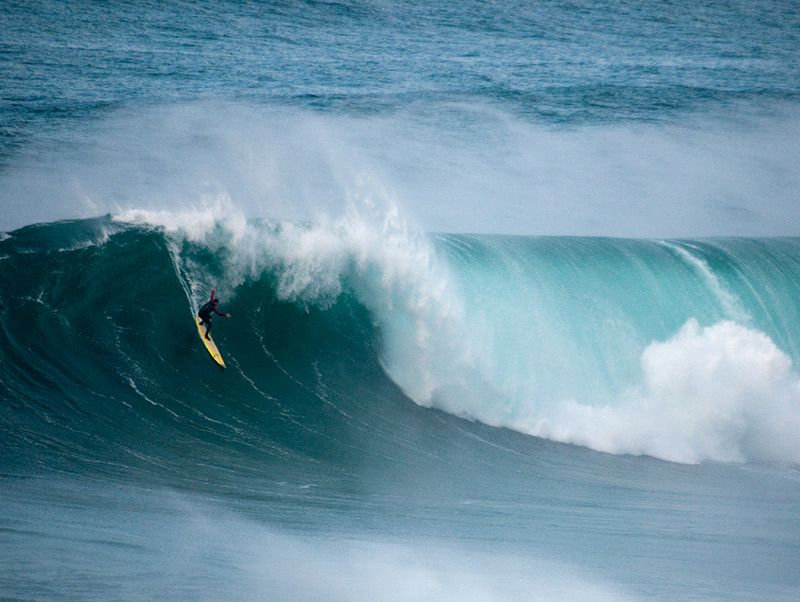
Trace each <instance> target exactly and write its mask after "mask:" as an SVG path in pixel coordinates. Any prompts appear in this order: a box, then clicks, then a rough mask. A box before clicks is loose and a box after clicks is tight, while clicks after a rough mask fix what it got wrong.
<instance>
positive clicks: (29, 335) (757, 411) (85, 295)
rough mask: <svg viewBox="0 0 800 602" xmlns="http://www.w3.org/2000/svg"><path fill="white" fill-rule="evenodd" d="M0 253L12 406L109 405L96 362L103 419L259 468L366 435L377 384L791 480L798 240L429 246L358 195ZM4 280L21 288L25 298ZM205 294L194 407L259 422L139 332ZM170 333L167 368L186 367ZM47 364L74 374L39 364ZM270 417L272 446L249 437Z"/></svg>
mask: <svg viewBox="0 0 800 602" xmlns="http://www.w3.org/2000/svg"><path fill="white" fill-rule="evenodd" d="M123 241H125V242H124V243H123ZM0 244H2V245H3V250H2V255H3V260H2V263H0V269H2V271H3V281H4V289H3V295H4V300H3V306H4V307H5V308H6V309H5V312H4V317H3V329H4V333H5V335H4V336H5V338H4V347H5V348H6V351H5V352H4V355H6V357H7V358H8V359H6V360H5V361H4V362H3V365H4V370H5V372H4V379H3V380H4V387H5V388H6V390H7V392H6V394H7V395H8V396H9V397H17V398H20V396H32V395H33V396H37V395H39V394H41V395H44V396H45V397H47V395H45V394H44V393H43V392H41V391H39V392H38V393H34V392H35V391H38V389H37V388H36V387H31V386H30V385H29V384H26V383H28V381H30V380H31V379H32V378H33V377H32V376H31V375H32V374H42V375H44V376H43V378H44V379H45V380H46V381H47V382H50V383H51V384H50V385H49V387H50V388H51V389H53V390H62V391H64V392H66V397H67V398H69V399H74V402H73V403H74V404H75V405H77V406H78V407H81V406H83V405H84V404H86V403H87V401H86V394H85V393H86V392H87V391H91V392H92V393H91V395H94V396H95V397H97V398H103V397H108V396H113V395H116V394H111V393H104V392H103V387H102V386H101V385H102V382H104V379H106V380H107V379H108V378H110V377H109V376H108V375H107V374H105V373H104V372H103V370H101V369H98V368H97V367H96V366H95V365H94V364H98V363H99V364H101V365H102V364H110V363H112V360H110V359H109V357H108V354H109V353H111V354H112V355H113V356H114V357H115V358H116V359H115V360H113V370H116V371H117V372H118V379H119V381H120V383H121V386H122V388H124V389H126V390H127V393H126V395H125V396H124V399H123V403H124V404H126V405H128V406H132V405H133V402H132V401H131V399H136V400H138V402H141V403H142V408H144V409H145V410H146V412H145V416H148V418H146V420H155V418H153V417H152V416H154V415H158V416H160V418H159V419H160V420H161V419H163V420H173V421H178V422H182V421H186V422H188V423H189V424H192V425H194V426H193V429H195V430H196V432H197V433H203V432H207V433H214V434H215V435H214V436H215V437H218V438H219V441H216V443H214V445H217V444H219V445H223V444H222V443H220V441H223V440H224V441H227V440H228V439H229V438H230V439H231V440H233V441H235V442H237V445H241V446H243V448H248V449H249V448H252V447H257V448H260V449H262V450H264V449H267V450H269V451H268V452H267V453H268V455H272V456H276V457H277V456H280V455H281V454H285V453H296V452H298V451H299V453H301V454H306V455H310V456H313V457H316V458H319V457H320V456H324V455H326V454H332V456H337V455H338V456H341V454H342V450H341V449H339V450H338V451H334V450H333V448H332V447H331V448H326V449H327V451H325V452H323V451H321V450H322V449H323V448H325V445H322V446H320V441H328V443H327V444H326V445H329V446H334V444H333V443H332V442H331V441H330V436H331V435H330V431H329V430H328V429H331V428H333V429H335V428H336V427H335V425H334V426H332V425H331V424H326V425H325V426H324V427H323V426H320V424H322V422H320V421H321V420H322V418H321V417H320V416H322V414H320V412H322V410H320V409H319V408H320V407H329V408H331V411H332V412H333V414H334V415H337V416H339V420H341V421H342V422H343V423H344V422H347V421H352V420H353V416H352V414H353V411H352V409H353V407H355V406H358V405H361V404H363V403H369V404H372V407H371V409H370V413H369V415H370V416H371V418H370V417H366V418H363V417H362V419H363V420H365V421H366V422H367V430H369V428H370V427H369V424H368V423H369V422H370V421H373V420H375V417H376V416H378V415H379V414H380V412H381V411H383V410H382V409H381V405H380V403H379V402H378V401H376V400H378V399H379V398H380V397H381V395H385V394H386V391H387V386H388V383H389V382H390V381H391V382H393V383H394V385H396V386H397V387H399V388H400V389H401V390H402V391H403V392H404V394H405V395H406V396H407V397H408V398H410V399H411V400H413V401H414V402H415V403H416V404H418V405H420V406H424V407H430V408H437V409H439V410H444V411H446V412H448V413H451V414H454V415H457V416H461V417H465V418H468V419H471V420H476V421H480V422H483V423H485V424H488V425H491V426H497V427H507V428H510V429H514V430H517V431H520V432H523V433H527V434H531V435H535V436H539V437H545V438H550V439H554V440H557V441H563V442H569V443H576V444H580V445H584V446H588V447H591V448H593V449H597V450H601V451H605V452H611V453H616V454H622V453H628V454H647V455H652V456H656V457H659V458H663V459H668V460H673V461H678V462H702V461H708V460H715V461H735V462H738V461H748V460H765V461H778V462H790V463H798V462H800V444H798V442H797V440H796V438H795V437H794V436H793V433H796V432H797V429H798V427H800V377H799V376H798V374H797V371H796V369H795V368H794V367H793V361H796V359H797V357H798V352H799V351H800V341H798V339H797V336H796V334H795V333H796V332H797V331H798V330H797V325H798V323H799V322H800V307H798V304H797V301H796V299H797V298H798V297H797V287H796V285H795V282H796V281H797V276H798V275H799V274H800V242H798V241H797V240H795V239H792V240H789V239H766V240H752V239H751V240H747V239H720V240H715V241H704V242H701V241H656V240H624V239H592V238H546V237H544V238H542V237H539V238H535V237H533V238H532V237H502V236H467V235H442V236H430V235H427V234H425V233H424V232H423V231H422V230H421V229H419V228H417V227H416V226H415V225H414V224H413V223H411V222H409V221H408V220H407V219H405V217H404V216H403V214H402V212H401V211H400V210H398V208H397V206H396V205H395V204H394V203H393V201H392V199H391V198H389V197H388V196H387V195H385V194H384V193H382V192H381V191H379V190H377V191H376V190H375V189H370V188H369V187H365V188H363V189H362V190H361V191H360V192H358V193H356V194H354V195H353V197H352V198H351V199H350V201H349V203H348V210H347V211H346V212H345V213H344V214H343V215H342V216H341V217H339V218H336V219H327V220H320V221H317V222H313V223H312V222H304V223H300V222H287V221H282V222H264V221H258V222H254V221H248V220H246V219H244V218H243V217H242V216H240V215H239V214H238V213H237V212H236V211H235V209H234V208H233V207H232V206H231V204H230V203H229V202H228V201H227V200H225V199H224V198H222V199H217V200H215V201H213V202H210V203H208V204H207V205H206V206H205V207H203V208H200V209H195V210H191V211H186V212H184V213H176V212H153V211H150V212H148V211H131V212H125V213H120V214H118V215H116V216H115V217H114V218H113V219H101V220H90V221H86V222H70V223H61V224H53V225H45V226H37V227H32V228H26V229H23V230H20V231H17V232H14V233H11V234H10V235H9V237H8V238H7V239H6V240H4V241H1V242H0ZM123 249H124V250H123ZM156 250H157V256H153V255H152V253H153V252H155V251H156ZM76 253H78V255H76ZM36 257H38V258H39V259H33V258H36ZM100 258H102V262H103V267H102V269H101V268H99V267H98V266H99V263H98V262H99V261H100ZM23 265H25V266H28V267H27V268H23V267H21V266H23ZM22 269H30V270H32V269H35V270H38V271H35V272H34V273H33V277H29V278H27V279H25V280H24V281H23V280H21V279H20V273H21V272H20V271H19V270H22ZM93 270H94V272H93ZM212 286H216V288H217V291H218V295H219V296H220V297H222V298H223V303H226V302H227V303H228V304H229V310H230V311H232V312H234V313H236V312H237V311H238V313H239V315H238V316H235V317H236V319H235V320H232V321H231V322H225V323H224V326H217V331H216V332H217V333H218V337H220V338H221V341H220V343H221V346H222V348H223V353H224V354H225V355H226V357H228V358H230V364H231V366H232V371H233V372H234V373H236V374H237V384H236V385H235V386H231V382H230V380H229V381H228V383H227V385H226V387H225V389H224V393H222V389H219V390H217V392H216V393H215V395H222V396H223V398H224V397H234V398H235V397H237V396H238V397H241V398H244V399H249V400H251V401H248V402H247V403H246V404H245V405H252V404H255V406H258V408H259V409H258V410H257V411H255V412H254V414H253V415H252V416H250V418H253V419H254V420H255V422H256V424H249V423H248V420H247V419H246V418H245V417H243V416H242V415H240V414H241V406H240V405H237V406H235V407H236V409H235V410H234V409H233V408H234V406H228V405H226V403H225V402H223V403H222V406H220V402H219V401H218V400H217V399H218V398H217V397H215V396H206V400H205V401H204V402H203V403H202V404H198V403H197V399H196V398H195V397H194V395H193V396H192V399H191V400H189V399H187V398H186V397H185V395H186V394H187V390H188V389H189V386H188V384H187V381H190V380H191V379H193V378H197V377H198V374H199V373H198V371H197V370H198V369H199V368H198V362H200V361H204V360H205V359H207V358H202V360H201V359H199V357H198V356H197V355H195V356H193V357H192V358H191V366H189V367H187V365H186V363H185V362H186V358H181V361H179V366H180V371H184V372H183V373H182V374H180V371H179V374H175V373H174V370H175V367H174V366H171V365H170V363H171V362H172V361H175V359H176V357H177V356H178V355H180V353H181V352H180V351H179V350H178V349H177V347H176V344H175V343H176V342H175V341H174V340H173V341H169V340H168V339H166V338H164V337H162V336H161V334H160V333H161V331H165V332H166V331H168V332H170V333H175V332H183V330H181V329H180V328H178V325H179V324H180V325H182V320H181V317H182V316H184V315H188V314H189V311H190V310H192V309H196V308H197V307H198V305H199V304H201V303H202V302H203V301H204V300H205V296H206V295H207V293H208V291H209V290H210V288H211V287H212ZM162 303H163V304H165V305H166V308H167V310H168V311H167V313H166V314H164V312H163V311H160V310H158V309H156V308H155V307H153V306H154V304H155V305H158V304H162ZM231 306H232V308H233V309H232V310H231V309H230V307H231ZM87 313H91V314H93V315H94V318H93V319H92V322H89V318H88V316H87V315H86V314H87ZM98 314H99V315H98ZM98 318H99V324H98V323H97V322H96V320H98ZM20 322H23V323H24V324H25V326H24V330H20V327H19V323H20ZM59 324H60V325H61V326H62V327H63V328H60V327H58V325H59ZM190 326H191V323H190V322H188V325H187V328H186V329H185V330H186V332H187V333H188V334H186V337H185V338H181V339H180V345H178V347H184V348H192V349H195V348H198V349H195V352H198V353H199V345H193V339H192V338H191V337H192V336H193V335H192V334H191V332H192V330H191V328H189V327H190ZM142 329H143V333H142V334H143V335H144V336H143V337H137V336H136V334H137V331H142ZM75 337H78V338H80V339H81V340H82V341H83V343H84V347H81V345H78V344H76V341H75ZM31 341H37V342H36V343H31ZM87 341H88V345H86V343H87ZM66 348H69V349H72V350H76V349H84V351H82V353H84V355H82V356H81V357H78V358H71V359H64V358H63V357H61V356H54V355H53V350H54V349H66ZM32 349H35V351H31V350H32ZM86 349H88V351H86ZM30 353H33V356H31V355H30ZM104 354H105V356H104ZM200 357H202V356H200ZM9 359H10V360H11V361H9ZM206 371H207V367H206V368H203V369H202V371H201V373H205V372H206ZM229 371H231V370H229ZM380 372H382V373H383V375H385V376H382V375H380V374H379V373H380ZM98 374H102V375H103V376H102V378H99V377H98ZM386 376H388V379H390V380H385V377H386ZM98 379H99V381H100V383H101V384H98V383H97V382H94V381H96V380H98ZM277 382H280V383H283V384H276V383H277ZM287 383H289V384H287ZM208 386H210V387H213V386H214V385H213V384H211V385H208ZM15 387H16V388H17V390H16V391H10V389H11V388H15ZM80 387H83V389H84V393H83V394H79V393H77V392H76V393H75V394H74V396H71V395H70V394H69V393H68V392H69V390H70V389H71V388H80ZM286 387H294V392H292V393H287V389H286ZM45 389H47V387H45ZM20 391H24V393H20ZM91 395H90V396H91ZM131 396H132V397H131ZM304 396H305V398H307V399H308V400H310V401H306V402H302V401H301V400H302V399H303V398H304ZM201 397H203V396H201ZM334 397H335V398H336V399H338V401H335V400H332V399H333V398H334ZM348 397H350V399H349V400H348ZM355 398H358V401H354V399H355ZM365 400H369V401H365ZM37 403H41V402H37ZM237 403H241V399H240V400H239V401H238V402H237ZM309 404H310V405H309ZM314 404H318V405H319V407H317V406H316V405H314ZM265 408H272V409H265ZM84 409H85V410H86V412H87V413H89V410H88V409H86V408H84ZM91 413H93V414H94V410H91ZM154 413H155V414H154ZM132 414H136V412H132ZM323 414H324V412H323ZM276 416H280V420H281V421H282V422H281V424H282V425H283V426H286V425H287V424H288V425H293V426H291V427H290V428H289V429H288V430H281V429H280V428H279V427H278V426H274V424H275V423H273V426H272V427H269V428H268V427H265V426H264V425H263V424H261V425H259V424H257V423H258V422H259V421H261V420H263V419H265V418H266V417H269V418H270V419H271V420H273V419H274V418H275V417H276ZM290 416H291V418H289V417H290ZM29 418H30V417H29ZM127 418H128V419H131V420H133V416H127ZM116 419H117V418H115V420H116ZM143 419H144V418H143V416H142V415H138V417H137V418H136V420H143ZM13 420H16V421H17V423H19V417H17V418H14V419H13ZM47 420H50V421H52V420H53V418H52V417H51V418H50V419H45V421H47ZM334 422H335V421H334ZM311 423H313V425H311V426H309V425H310V424H311ZM7 426H8V425H7ZM9 428H10V427H9ZM131 428H132V429H133V428H134V427H133V426H131ZM87 429H88V427H87ZM302 432H305V433H306V434H305V435H302V434H301V433H302ZM320 433H327V434H322V435H321V434H320ZM18 435H19V433H18ZM94 436H97V435H96V433H95V435H94ZM19 437H20V439H25V436H23V435H19ZM109 439H111V436H110V435H109ZM212 439H214V437H212ZM312 439H313V440H314V442H313V443H309V441H311V440H312ZM303 441H305V443H303ZM225 445H227V444H225ZM20 446H21V447H24V443H22V442H20ZM334 447H335V446H334ZM136 453H139V452H136ZM129 460H130V458H129Z"/></svg>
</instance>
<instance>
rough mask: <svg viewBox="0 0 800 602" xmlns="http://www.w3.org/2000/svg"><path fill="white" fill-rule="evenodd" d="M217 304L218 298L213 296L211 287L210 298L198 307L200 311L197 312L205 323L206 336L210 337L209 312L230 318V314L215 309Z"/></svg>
mask: <svg viewBox="0 0 800 602" xmlns="http://www.w3.org/2000/svg"><path fill="white" fill-rule="evenodd" d="M217 305H219V299H215V298H214V289H213V288H212V289H211V300H210V301H209V302H208V303H206V304H205V305H204V306H203V307H201V308H200V311H199V312H197V315H198V316H199V317H200V321H201V322H202V323H203V324H205V326H206V338H207V339H210V338H211V337H210V336H209V334H208V333H209V332H210V331H211V312H212V311H213V312H214V313H215V314H217V315H219V316H222V317H223V318H230V317H231V315H230V314H224V313H222V312H221V311H219V310H218V309H217Z"/></svg>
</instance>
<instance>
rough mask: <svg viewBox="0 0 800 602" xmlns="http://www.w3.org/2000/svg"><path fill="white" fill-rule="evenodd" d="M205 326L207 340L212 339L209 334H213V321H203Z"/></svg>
mask: <svg viewBox="0 0 800 602" xmlns="http://www.w3.org/2000/svg"><path fill="white" fill-rule="evenodd" d="M203 324H205V326H206V338H207V339H210V338H211V337H210V336H209V334H208V333H209V332H211V320H203Z"/></svg>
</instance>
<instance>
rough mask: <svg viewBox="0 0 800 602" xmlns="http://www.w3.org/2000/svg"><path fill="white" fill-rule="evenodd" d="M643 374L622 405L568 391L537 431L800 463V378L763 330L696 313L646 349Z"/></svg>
mask: <svg viewBox="0 0 800 602" xmlns="http://www.w3.org/2000/svg"><path fill="white" fill-rule="evenodd" d="M641 364H642V374H643V377H642V378H643V381H642V384H641V385H640V386H638V387H636V388H635V389H634V390H632V391H631V392H630V393H629V395H628V396H627V397H626V399H624V400H622V401H621V402H620V404H619V405H617V406H613V407H612V406H605V407H601V408H593V407H591V406H590V405H588V404H581V403H580V402H578V401H575V400H570V401H565V402H563V403H562V404H560V405H559V406H558V408H557V410H556V411H555V412H554V413H553V414H552V415H551V416H549V417H548V418H547V419H545V420H543V421H541V422H540V423H539V424H538V425H537V426H536V428H535V429H534V431H535V432H536V434H538V435H541V436H545V437H550V438H553V439H556V440H559V441H565V442H571V443H577V444H580V445H586V446H588V447H591V448H594V449H597V450H601V451H607V452H611V453H617V454H620V453H630V454H647V455H652V456H655V457H658V458H663V459H667V460H673V461H677V462H686V463H695V462H702V461H707V460H713V461H726V462H740V461H746V460H759V461H764V460H766V461H778V462H788V463H795V464H797V463H800V438H798V437H797V433H798V432H800V377H798V374H797V373H796V372H795V371H794V370H793V369H792V365H791V360H790V358H789V357H788V356H787V355H786V354H785V353H783V352H782V351H781V350H780V349H778V348H777V346H776V345H775V344H774V343H773V341H772V340H771V339H770V338H769V337H768V336H767V335H765V334H764V333H762V332H759V331H757V330H754V329H751V328H746V327H744V326H741V325H739V324H736V323H735V322H731V321H722V322H719V323H717V324H714V325H712V326H708V327H705V328H701V327H700V325H699V324H698V323H697V321H695V320H690V321H689V322H687V323H686V324H685V325H684V327H683V328H682V329H681V330H680V332H678V333H677V334H676V335H675V336H674V337H673V338H671V339H670V340H668V341H665V342H657V343H653V344H651V345H650V346H649V347H648V348H647V349H646V350H645V352H644V353H643V354H642V358H641Z"/></svg>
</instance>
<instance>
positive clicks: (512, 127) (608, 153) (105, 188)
mask: <svg viewBox="0 0 800 602" xmlns="http://www.w3.org/2000/svg"><path fill="white" fill-rule="evenodd" d="M71 127H74V128H77V129H76V130H73V132H72V133H71V134H70V136H73V137H74V138H73V140H72V141H71V142H70V143H69V144H68V145H62V144H59V145H56V147H55V148H53V145H52V144H51V143H50V141H48V140H43V141H42V142H40V143H39V144H37V143H35V142H34V144H33V145H32V148H30V149H28V151H26V152H25V153H21V154H20V155H18V156H16V157H13V158H12V159H11V162H10V165H9V166H8V167H7V168H6V169H4V170H3V171H2V173H0V189H1V190H2V195H3V198H4V205H6V206H8V207H9V209H10V210H9V211H6V212H4V215H3V220H4V221H3V223H2V224H0V227H2V228H3V229H5V230H12V229H14V228H16V227H20V226H23V225H26V224H28V223H35V222H42V221H52V220H54V219H63V218H70V217H92V216H95V215H100V214H104V213H109V212H116V211H119V210H127V209H132V208H139V209H149V210H155V209H162V210H164V209H165V210H173V211H174V210H182V209H183V210H186V209H190V208H194V207H198V206H201V207H202V206H204V205H205V204H207V203H208V202H209V199H215V198H217V197H219V196H225V197H227V198H229V199H230V200H231V202H232V204H233V206H234V207H235V208H236V210H237V211H239V212H240V213H242V214H243V215H244V216H246V217H248V218H266V219H295V220H314V219H317V218H318V217H319V216H320V215H327V216H329V217H333V218H336V217H338V216H340V215H341V214H342V212H343V211H344V207H345V206H346V204H345V199H346V198H347V197H348V195H350V194H352V191H353V190H354V189H357V188H358V187H359V186H360V185H361V183H362V182H364V181H369V182H375V183H377V184H378V185H379V186H380V187H382V188H383V189H384V190H385V191H386V192H387V193H388V194H390V195H391V196H392V197H393V199H394V201H395V202H396V203H397V204H398V205H399V206H400V207H402V208H403V210H404V212H405V213H406V214H407V215H408V216H409V217H410V218H411V219H414V220H416V221H417V222H418V223H419V224H420V227H422V228H423V229H424V230H426V231H428V232H476V233H501V234H537V235H553V234H557V235H593V236H623V237H667V238H674V237H697V236H719V235H745V236H786V235H792V234H794V230H793V226H792V224H794V223H795V221H796V220H797V218H798V217H799V216H798V215H797V213H798V211H800V210H799V209H798V203H797V202H796V200H797V191H798V190H800V181H799V179H800V176H798V172H797V170H796V169H794V157H796V156H797V155H798V151H800V148H798V144H800V143H798V140H799V139H800V135H798V134H800V118H799V117H798V116H797V114H796V111H794V109H792V108H791V107H781V106H780V105H778V106H773V107H772V108H771V109H769V111H768V113H767V114H766V115H759V116H756V115H754V114H752V113H751V112H750V110H748V109H744V108H739V109H736V108H733V109H732V110H730V111H727V112H722V113H721V114H719V115H717V116H714V117H708V116H705V117H703V116H699V115H696V116H690V117H689V118H688V121H687V122H684V123H678V122H673V121H667V122H655V123H647V122H640V123H637V122H625V121H623V122H620V123H600V124H591V123H590V124H585V125H575V126H570V127H568V128H556V127H554V126H552V125H549V124H547V123H536V122H530V121H526V120H522V119H520V118H518V117H516V116H514V115H513V114H509V113H506V112H504V111H503V110H502V109H499V108H495V107H492V106H491V105H483V106H481V105H470V106H466V105H459V104H452V105H444V106H438V107H436V108H434V109H433V112H430V111H429V112H427V113H421V112H418V111H415V110H414V109H408V110H404V111H400V112H396V113H394V114H392V115H385V116H382V115H377V116H364V117H355V116H337V115H332V114H325V113H317V112H310V111H307V110H302V109H288V108H284V109H278V108H270V107H264V106H259V105H257V104H253V103H231V102H220V101H206V102H192V103H181V104H177V105H167V106H163V107H155V108H144V109H141V108H139V109H121V110H119V111H115V112H112V113H110V114H108V115H106V116H105V117H103V118H101V119H100V120H99V121H95V122H93V123H90V124H84V123H79V124H77V125H72V126H71ZM44 144H47V146H46V147H44Z"/></svg>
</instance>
